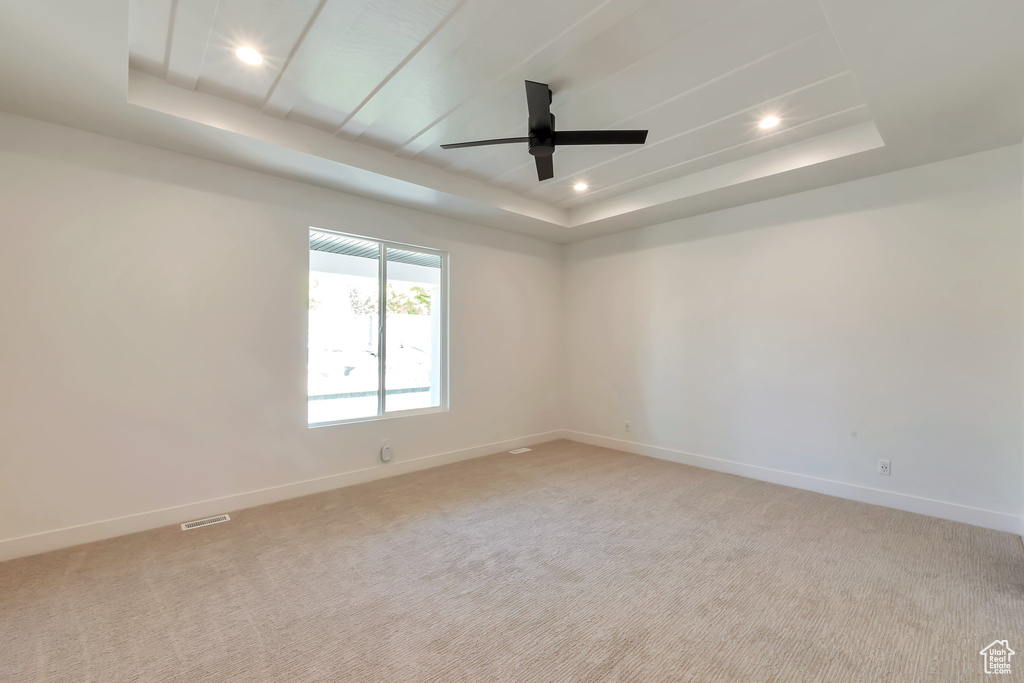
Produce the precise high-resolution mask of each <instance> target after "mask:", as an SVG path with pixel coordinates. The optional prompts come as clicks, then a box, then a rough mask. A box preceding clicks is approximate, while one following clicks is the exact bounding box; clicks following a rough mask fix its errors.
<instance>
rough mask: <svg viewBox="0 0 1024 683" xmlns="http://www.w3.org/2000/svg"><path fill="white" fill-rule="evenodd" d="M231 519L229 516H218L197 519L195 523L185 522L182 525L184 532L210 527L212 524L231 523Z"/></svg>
mask: <svg viewBox="0 0 1024 683" xmlns="http://www.w3.org/2000/svg"><path fill="white" fill-rule="evenodd" d="M230 521H231V518H230V517H228V516H227V515H217V516H216V517H207V518H206V519H197V520H195V521H194V522H185V523H184V524H182V525H181V530H182V531H188V530H189V529H197V528H199V527H201V526H208V525H210V524H220V523H221V522H230Z"/></svg>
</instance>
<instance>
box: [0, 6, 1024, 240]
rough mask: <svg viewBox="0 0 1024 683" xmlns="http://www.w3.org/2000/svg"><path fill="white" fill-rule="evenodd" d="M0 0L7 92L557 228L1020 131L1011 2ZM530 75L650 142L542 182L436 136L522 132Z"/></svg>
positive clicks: (423, 205)
mask: <svg viewBox="0 0 1024 683" xmlns="http://www.w3.org/2000/svg"><path fill="white" fill-rule="evenodd" d="M0 7H2V15H3V19H4V21H3V22H2V23H0V108H2V109H4V110H7V111H11V112H13V113H16V114H22V115H27V116H32V117H35V118H41V119H44V120H50V121H54V122H57V123H63V124H66V125H71V126H75V127H79V128H83V129H86V130H92V131H95V132H100V133H103V134H107V135H112V136H115V137H120V138H124V139H129V140H134V141H137V142H142V143H145V144H150V145H155V146H159V147H164V148H169V149H173V150H177V151H181V152H184V153H188V154H194V155H197V156H201V157H204V158H208V159H213V160H216V161H222V162H226V163H231V164H235V165H240V166H243V167H247V168H252V169H256V170H261V171H264V172H268V173H273V174H276V175H280V176H284V177H290V178H295V179H299V180H303V181H305V182H309V183H313V184H316V185H321V186H325V187H330V188H334V189H338V190H342V191H346V192H351V193H354V194H359V195H363V196H369V197H373V198H376V199H381V200H384V201H389V202H393V203H397V204H401V205H405V206H412V207H415V208H420V209H424V210H427V211H431V212H434V213H439V214H442V215H450V216H453V217H458V218H460V219H464V220H470V221H475V222H478V223H483V224H486V225H492V226H495V227H499V228H504V229H508V230H514V231H517V232H523V233H527V234H532V235H535V236H539V237H542V238H544V239H548V240H551V241H555V242H573V241H578V240H581V239H586V238H588V237H592V236H594V235H597V234H601V233H606V232H612V231H616V230H624V229H631V228H635V227H639V226H643V225H649V224H653V223H658V222H663V221H666V220H670V219H674V218H679V217H683V216H687V215H693V214H696V213H702V212H705V211H709V210H714V209H719V208H724V207H727V206H732V205H738V204H743V203H748V202H751V201H756V200H760V199H764V198H767V197H770V196H777V195H782V194H788V193H792V192H798V191H802V190H806V189H811V188H813V187H818V186H822V185H827V184H832V183H836V182H842V181H845V180H850V179H853V178H857V177H863V176H866V175H871V174H876V173H881V172H886V171H891V170H895V169H898V168H903V167H907V166H913V165H918V164H922V163H927V162H931V161H936V160H939V159H943V158H949V157H953V156H959V155H962V154H966V153H970V152H975V151H980V150H983V149H990V148H994V147H999V146H1002V145H1006V144H1013V143H1016V142H1019V141H1020V140H1021V138H1022V137H1024V81H1022V80H1021V79H1020V78H1019V77H1018V74H1019V73H1020V72H1021V70H1022V67H1024V42H1022V41H1020V40H1019V27H1020V26H1022V25H1024V4H1022V3H1019V2H1016V1H1014V0H978V1H976V2H971V3H964V2H959V1H956V0H951V1H945V2H943V1H939V0H862V1H861V2H857V3H850V2H846V1H845V0H688V1H686V2H679V0H648V1H644V0H564V2H558V3H554V4H552V3H550V2H541V1H540V0H519V1H517V2H508V1H507V0H402V1H401V2H398V1H397V0H295V1H293V2H288V3H281V2H276V1H275V0H209V1H208V2H195V1H187V2H186V1H181V0H131V1H130V2H127V3H126V2H123V1H118V0H96V1H95V2H90V3H80V2H73V1H71V0H58V1H56V2H48V3H25V2H17V1H16V0H3V1H2V2H0ZM538 16H543V17H544V20H543V21H537V20H536V17H538ZM241 45H251V46H253V47H255V48H257V49H258V50H259V51H260V52H261V53H262V55H263V57H264V62H263V64H261V65H259V66H256V67H253V66H250V65H247V64H243V63H242V62H241V61H239V60H238V59H237V58H236V56H235V50H236V49H237V48H238V47H239V46H241ZM526 79H530V80H537V81H542V82H546V83H549V84H550V85H551V88H552V90H553V91H554V101H553V110H554V112H555V113H556V115H557V116H558V124H559V127H560V128H581V129H599V128H612V127H614V128H646V129H649V130H650V136H649V138H648V143H647V144H646V145H644V146H642V147H632V146H631V147H583V148H562V149H559V150H558V151H557V153H556V155H555V169H556V177H555V179H553V180H551V181H547V182H544V183H540V182H538V181H537V179H536V175H535V172H534V169H533V164H532V159H531V157H529V156H528V154H527V153H526V150H525V148H523V147H520V146H518V145H515V146H512V145H510V146H499V147H488V148H476V149H465V150H457V151H444V150H441V149H440V147H439V144H440V143H442V142H451V141H459V140H466V139H476V138H486V137H503V136H518V135H523V134H524V132H525V126H526V102H525V97H524V93H523V81H524V80H526ZM768 115H777V116H779V117H780V118H781V124H780V125H779V126H778V127H777V128H774V129H771V130H767V131H765V130H762V129H760V128H759V127H758V125H757V124H758V122H759V121H760V120H761V119H762V118H763V117H765V116H768ZM579 181H584V182H586V183H587V184H588V185H589V189H588V190H587V191H586V192H583V193H578V192H576V191H574V189H573V185H574V184H575V183H576V182H579Z"/></svg>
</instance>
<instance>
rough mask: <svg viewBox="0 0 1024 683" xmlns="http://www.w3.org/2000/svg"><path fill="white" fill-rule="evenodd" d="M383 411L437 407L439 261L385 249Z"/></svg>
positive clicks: (416, 254) (438, 387) (431, 255)
mask: <svg viewBox="0 0 1024 683" xmlns="http://www.w3.org/2000/svg"><path fill="white" fill-rule="evenodd" d="M387 259H388V264H387V273H388V287H387V298H388V301H387V309H386V310H387V321H386V322H387V325H386V326H385V333H384V334H385V339H386V344H387V353H386V354H385V365H386V372H385V373H384V378H385V379H384V381H385V383H386V390H387V392H386V393H387V395H386V399H385V404H384V406H385V410H386V411H387V412H389V413H390V412H395V411H398V410H414V409H416V408H431V407H435V406H439V405H441V305H442V302H441V257H440V256H437V255H434V254H425V253H420V252H416V251H407V250H405V249H392V248H390V247H389V248H388V250H387Z"/></svg>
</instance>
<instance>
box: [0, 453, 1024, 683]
mask: <svg viewBox="0 0 1024 683" xmlns="http://www.w3.org/2000/svg"><path fill="white" fill-rule="evenodd" d="M997 638H999V639H1003V638H1006V639H1008V640H1009V641H1010V646H1011V647H1015V648H1016V649H1017V651H1018V652H1020V653H1021V654H1020V655H1018V656H1019V657H1020V658H1021V660H1020V662H1019V663H1018V662H1013V664H1014V665H1015V668H1019V669H1020V670H1019V671H1016V672H1015V675H1016V676H1022V674H1024V549H1022V544H1021V539H1020V538H1019V537H1017V536H1014V535H1012V534H1008V533H1000V532H996V531H988V530H985V529H980V528H977V527H971V526H966V525H963V524H956V523H953V522H945V521H942V520H938V519H932V518H929V517H923V516H919V515H915V514H911V513H905V512H897V511H894V510H889V509H886V508H881V507H874V506H870V505H864V504H860V503H854V502H850V501H846V500H841V499H838V498H831V497H828V496H823V495H819V494H815V493H808V492H804V491H799V490H796V489H790V488H785V487H781V486H775V485H772V484H765V483H761V482H757V481H753V480H750V479H743V478H740V477H735V476H730V475H725V474H719V473H715V472H710V471H706V470H701V469H695V468H691V467H686V466H683V465H677V464H673V463H668V462H662V461H658V460H652V459H648V458H643V457H639V456H635V455H628V454H625V453H619V452H616V451H610V450H606V449H601V448H595V447H591V446H584V445H581V444H576V443H572V442H568V441H556V442H552V443H549V444H545V445H543V446H539V447H536V448H535V449H534V450H533V452H531V453H526V454H523V455H510V454H500V455H495V456H490V457H486V458H479V459H476V460H471V461H467V462H463V463H458V464H455V465H449V466H446V467H441V468H437V469H433V470H427V471H424V472H418V473H415V474H410V475H405V476H401V477H395V478H391V479H385V480H381V481H377V482H373V483H369V484H364V485H361V486H357V487H352V488H347V489H340V490H337V491H331V492H328V493H324V494H319V495H316V496H310V497H307V498H300V499H296V500H290V501H285V502H283V503H277V504H274V505H269V506H264V507H261V508H255V509H251V510H243V511H240V512H238V513H237V514H235V515H232V521H231V522H230V523H228V524H220V525H216V526H211V527H208V528H203V529H198V530H195V531H189V532H181V531H179V530H177V529H176V528H170V529H159V530H156V531H151V532H146V533H142V534H136V535H134V536H127V537H123V538H120V539H114V540H111V541H104V542H101V543H94V544H91V545H88V546H80V547H78V548H72V549H69V550H65V551H59V552H56V553H49V554H47V555H41V556H37V557H31V558H25V559H22V560H16V561H13V562H8V563H4V564H0V680H2V681H4V682H5V683H20V682H22V681H74V682H75V683H84V682H86V681H94V682H97V683H99V682H102V683H111V682H115V681H188V682H190V683H191V682H196V681H246V682H263V681H268V682H269V681H273V682H275V683H277V682H290V681H348V680H356V681H405V680H421V681H440V680H453V681H488V680H504V681H508V680H519V681H599V680H621V681H640V680H643V681H669V680H672V681H678V680H695V681H741V680H757V681H768V680H771V681H805V680H806V681H824V680H827V681H853V680H857V681H864V680H871V681H883V680H884V681H939V680H949V681H956V680H968V679H969V680H977V679H981V678H984V676H983V674H982V668H981V657H980V655H979V651H980V650H981V649H982V648H983V647H984V646H985V645H988V644H989V643H990V642H992V641H993V640H995V639H997ZM1004 678H1005V677H1004Z"/></svg>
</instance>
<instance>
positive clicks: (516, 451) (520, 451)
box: [509, 448, 533, 455]
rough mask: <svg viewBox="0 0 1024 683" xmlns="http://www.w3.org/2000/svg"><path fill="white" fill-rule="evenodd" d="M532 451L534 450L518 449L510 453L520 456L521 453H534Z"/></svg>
mask: <svg viewBox="0 0 1024 683" xmlns="http://www.w3.org/2000/svg"><path fill="white" fill-rule="evenodd" d="M532 450H533V449H532V448H517V449H515V450H514V451H509V453H515V454H516V455H518V454H520V453H526V452H528V451H532Z"/></svg>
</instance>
